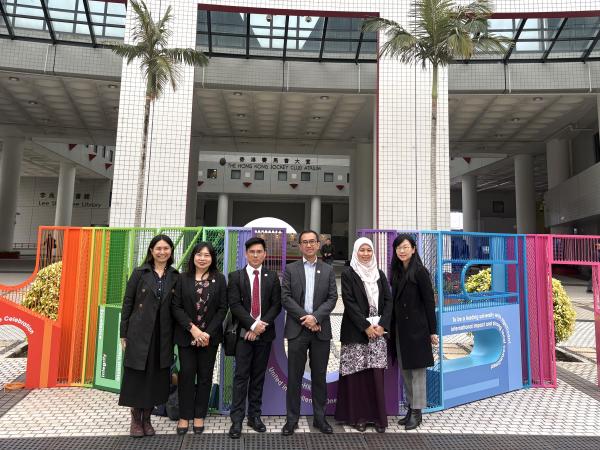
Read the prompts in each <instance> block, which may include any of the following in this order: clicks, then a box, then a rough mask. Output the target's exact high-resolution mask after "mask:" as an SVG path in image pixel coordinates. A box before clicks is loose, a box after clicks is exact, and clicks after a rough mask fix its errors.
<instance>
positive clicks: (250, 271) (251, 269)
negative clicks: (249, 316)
mask: <svg viewBox="0 0 600 450" xmlns="http://www.w3.org/2000/svg"><path fill="white" fill-rule="evenodd" d="M255 270H258V317H257V318H256V321H255V322H254V323H253V324H252V326H251V327H250V329H251V330H252V331H254V329H255V328H256V325H258V322H260V317H261V314H262V311H261V302H262V298H260V292H261V290H260V288H261V286H262V280H261V275H262V264H261V265H260V266H258V267H257V268H256V269H255V268H254V267H252V266H251V265H250V264H247V265H246V273H247V274H248V279H249V280H250V310H251V311H252V294H253V293H254V292H253V290H254V271H255Z"/></svg>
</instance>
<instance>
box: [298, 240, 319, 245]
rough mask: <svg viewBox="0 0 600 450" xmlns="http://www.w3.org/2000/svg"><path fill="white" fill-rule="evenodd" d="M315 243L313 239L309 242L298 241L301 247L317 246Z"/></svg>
mask: <svg viewBox="0 0 600 450" xmlns="http://www.w3.org/2000/svg"><path fill="white" fill-rule="evenodd" d="M317 242H319V241H315V240H314V239H311V240H310V241H300V243H301V244H302V245H317Z"/></svg>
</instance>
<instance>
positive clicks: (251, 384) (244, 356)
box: [229, 339, 271, 422]
mask: <svg viewBox="0 0 600 450" xmlns="http://www.w3.org/2000/svg"><path fill="white" fill-rule="evenodd" d="M269 353H271V342H265V341H261V340H260V339H259V340H256V341H254V342H251V341H246V340H244V339H240V340H239V341H238V343H237V347H236V349H235V374H234V376H233V396H232V397H233V398H232V400H231V411H230V413H229V416H230V417H231V421H232V422H242V421H243V420H244V415H245V414H246V397H247V398H248V417H259V416H260V415H261V408H262V394H263V385H264V382H265V371H266V370H267V363H268V362H269Z"/></svg>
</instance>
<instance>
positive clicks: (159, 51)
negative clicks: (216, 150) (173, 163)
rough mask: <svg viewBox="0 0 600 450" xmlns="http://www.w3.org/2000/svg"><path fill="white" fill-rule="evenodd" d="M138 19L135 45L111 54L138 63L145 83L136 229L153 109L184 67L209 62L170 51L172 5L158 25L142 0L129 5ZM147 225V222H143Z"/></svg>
mask: <svg viewBox="0 0 600 450" xmlns="http://www.w3.org/2000/svg"><path fill="white" fill-rule="evenodd" d="M129 4H130V5H131V7H132V8H133V10H134V12H135V14H136V17H135V24H134V26H133V30H132V33H131V36H132V40H133V44H121V43H116V44H113V45H112V50H113V52H115V53H116V54H117V55H119V56H122V57H123V58H126V60H127V65H129V64H131V62H132V61H133V60H139V63H140V70H141V71H142V73H143V76H144V78H145V81H146V103H145V105H144V132H143V135H142V149H141V152H140V164H139V171H138V182H137V193H136V198H135V216H134V222H133V226H134V227H140V226H141V223H142V209H143V199H144V185H145V177H146V149H147V146H148V124H149V121H150V105H151V104H152V103H153V102H154V101H155V100H156V99H158V98H159V97H160V96H161V95H162V93H163V91H164V90H165V88H166V86H167V85H168V84H170V85H171V87H172V88H173V90H176V89H177V81H178V78H179V75H180V72H181V65H180V64H181V63H183V64H187V65H190V66H205V65H206V64H208V58H207V57H206V56H205V55H204V53H202V52H200V51H198V50H195V49H192V48H168V47H167V45H168V43H169V38H170V37H171V35H172V32H171V30H170V29H169V27H168V24H169V21H170V20H171V18H172V12H171V10H172V8H171V6H170V5H169V7H168V8H167V10H166V11H165V14H164V15H163V16H162V17H161V18H160V19H159V20H158V21H157V22H155V21H154V20H153V19H152V15H151V14H150V11H148V7H147V6H146V4H145V3H144V1H143V0H140V1H139V2H137V1H136V0H132V1H131V2H129ZM144 222H145V220H144Z"/></svg>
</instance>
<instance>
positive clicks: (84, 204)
mask: <svg viewBox="0 0 600 450" xmlns="http://www.w3.org/2000/svg"><path fill="white" fill-rule="evenodd" d="M57 188H58V178H33V177H21V184H20V186H19V197H18V201H17V223H16V226H15V237H14V242H16V243H36V242H37V231H38V227H39V226H42V225H54V213H55V210H56V191H57ZM77 195H79V196H80V198H79V199H78V198H77ZM87 197H89V198H87ZM109 198H110V181H109V180H100V179H88V180H76V181H75V198H74V199H73V218H72V223H71V225H73V226H90V225H106V224H108V212H109Z"/></svg>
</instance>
